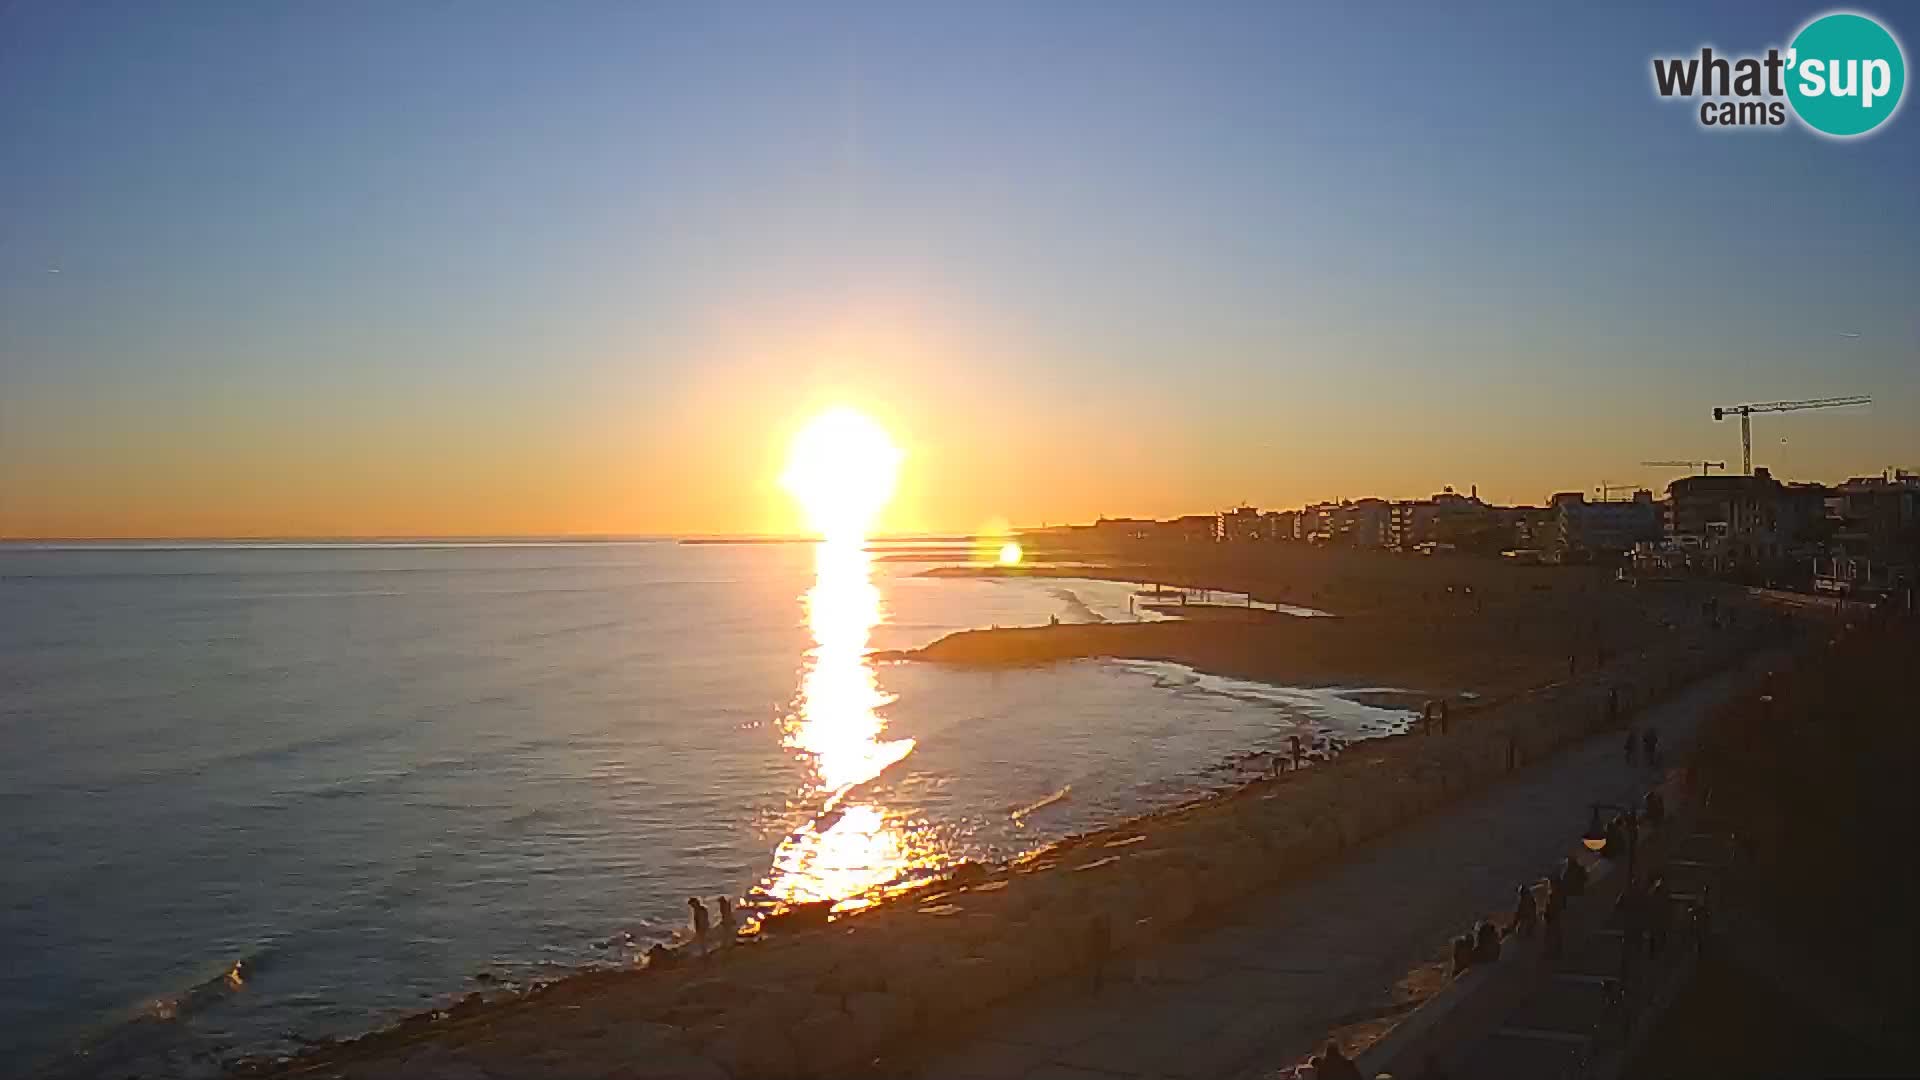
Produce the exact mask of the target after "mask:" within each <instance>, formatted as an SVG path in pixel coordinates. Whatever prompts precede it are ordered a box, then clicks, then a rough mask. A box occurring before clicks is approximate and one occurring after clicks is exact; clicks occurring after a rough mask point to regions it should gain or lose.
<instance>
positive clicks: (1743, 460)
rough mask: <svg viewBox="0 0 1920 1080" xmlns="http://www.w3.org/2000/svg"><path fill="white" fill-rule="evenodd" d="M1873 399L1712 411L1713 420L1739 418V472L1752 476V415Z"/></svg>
mask: <svg viewBox="0 0 1920 1080" xmlns="http://www.w3.org/2000/svg"><path fill="white" fill-rule="evenodd" d="M1871 404H1873V399H1872V398H1871V397H1868V396H1867V395H1865V394H1855V395H1852V396H1850V397H1829V398H1808V399H1806V400H1804V401H1760V402H1754V403H1751V404H1747V405H1723V406H1720V407H1719V408H1716V409H1714V410H1713V418H1714V419H1715V420H1725V419H1726V418H1727V417H1729V416H1738V417H1740V471H1741V472H1744V473H1746V474H1747V475H1748V476H1752V475H1753V414H1754V413H1757V412H1759V413H1766V412H1799V411H1800V410H1802V409H1837V408H1840V407H1841V406H1843V405H1871Z"/></svg>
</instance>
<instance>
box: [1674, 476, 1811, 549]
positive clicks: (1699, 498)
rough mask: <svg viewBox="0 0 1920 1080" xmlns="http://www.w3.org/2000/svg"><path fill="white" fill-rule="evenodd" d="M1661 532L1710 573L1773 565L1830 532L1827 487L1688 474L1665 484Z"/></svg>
mask: <svg viewBox="0 0 1920 1080" xmlns="http://www.w3.org/2000/svg"><path fill="white" fill-rule="evenodd" d="M1666 507H1667V509H1666V520H1665V522H1664V529H1663V532H1664V533H1665V536H1666V538H1667V539H1668V540H1670V541H1672V543H1671V545H1670V547H1671V548H1672V549H1673V550H1675V551H1679V552H1682V553H1685V554H1686V555H1687V558H1686V560H1685V561H1686V563H1687V565H1688V566H1690V567H1692V568H1694V569H1702V570H1706V571H1707V572H1709V573H1725V572H1727V571H1729V570H1733V569H1735V568H1738V567H1760V566H1769V565H1777V564H1781V563H1784V562H1787V561H1789V560H1791V559H1793V558H1796V557H1799V556H1801V555H1806V554H1811V553H1813V551H1814V550H1815V549H1816V548H1817V546H1818V544H1819V540H1820V538H1821V536H1822V534H1823V533H1824V532H1826V531H1830V530H1829V529H1828V528H1827V526H1826V525H1825V521H1826V517H1827V497H1826V489H1824V488H1822V487H1820V486H1819V485H1818V484H1795V485H1787V484H1782V483H1781V482H1780V481H1778V480H1775V479H1774V478H1773V475H1772V474H1771V473H1769V472H1768V471H1767V470H1766V469H1755V470H1754V473H1753V475H1752V476H1688V477H1683V478H1681V479H1679V480H1675V481H1674V482H1673V483H1671V484H1669V485H1667V503H1666Z"/></svg>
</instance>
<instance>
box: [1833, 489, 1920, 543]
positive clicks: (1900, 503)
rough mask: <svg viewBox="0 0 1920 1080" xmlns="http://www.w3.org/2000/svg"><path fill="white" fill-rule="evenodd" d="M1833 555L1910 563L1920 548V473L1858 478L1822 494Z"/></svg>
mask: <svg viewBox="0 0 1920 1080" xmlns="http://www.w3.org/2000/svg"><path fill="white" fill-rule="evenodd" d="M1825 508H1826V517H1827V520H1828V521H1830V522H1831V523H1832V525H1833V531H1832V546H1833V548H1834V554H1837V555H1849V556H1854V557H1858V558H1868V559H1874V560H1877V561H1879V562H1884V563H1902V562H1904V563H1912V562H1913V561H1914V559H1915V556H1916V550H1915V549H1916V547H1920V476H1916V475H1914V474H1912V473H1909V472H1905V471H1894V472H1892V473H1890V474H1888V475H1886V476H1856V477H1854V478H1852V479H1850V480H1848V481H1847V482H1846V483H1844V484H1840V485H1838V486H1836V487H1834V488H1833V489H1832V490H1831V491H1829V492H1827V493H1826V499H1825Z"/></svg>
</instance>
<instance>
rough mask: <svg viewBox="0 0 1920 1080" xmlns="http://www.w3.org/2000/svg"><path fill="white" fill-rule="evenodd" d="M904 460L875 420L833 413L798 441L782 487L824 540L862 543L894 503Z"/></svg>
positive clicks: (789, 457) (851, 412)
mask: <svg viewBox="0 0 1920 1080" xmlns="http://www.w3.org/2000/svg"><path fill="white" fill-rule="evenodd" d="M902 456H903V455H902V454H901V452H900V448H899V447H897V446H895V445H894V443H893V439H892V438H891V437H889V436H888V435H887V429H885V428H883V427H881V426H880V425H879V424H878V423H876V422H874V420H873V418H872V417H869V416H867V415H866V414H865V413H861V412H858V411H856V410H854V409H849V408H845V407H840V408H834V409H829V410H827V411H826V412H823V413H821V414H820V415H819V416H816V417H814V418H813V419H812V420H810V421H808V422H807V425H806V426H805V427H803V428H801V429H800V431H799V432H798V433H797V434H795V435H794V437H793V444H792V445H791V446H790V447H789V448H788V450H787V468H786V471H785V472H784V473H782V474H781V476H780V486H781V487H783V488H785V489H786V490H787V493H788V494H789V495H792V496H793V497H794V499H795V500H796V501H797V502H799V504H800V508H801V510H802V511H804V512H805V513H806V516H807V524H808V526H809V527H811V528H812V529H813V530H814V531H815V532H817V533H819V534H820V535H821V536H824V537H826V538H827V539H829V540H846V539H854V538H859V537H863V536H865V535H866V534H867V532H868V531H869V530H870V529H872V528H873V526H874V523H875V522H876V521H878V520H879V517H880V511H882V510H884V509H885V508H886V505H887V501H888V500H889V499H891V498H893V487H894V483H895V482H896V481H897V480H898V479H899V476H900V459H901V457H902Z"/></svg>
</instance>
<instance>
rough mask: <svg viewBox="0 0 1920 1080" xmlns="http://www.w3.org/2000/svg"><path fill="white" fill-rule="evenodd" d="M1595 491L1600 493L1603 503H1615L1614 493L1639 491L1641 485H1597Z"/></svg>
mask: <svg viewBox="0 0 1920 1080" xmlns="http://www.w3.org/2000/svg"><path fill="white" fill-rule="evenodd" d="M1593 490H1595V491H1597V492H1599V493H1600V501H1601V502H1612V501H1614V500H1613V493H1614V492H1616V491H1638V490H1640V485H1639V484H1638V483H1632V484H1597V485H1595V486H1594V489H1593ZM1623 501H1624V500H1623Z"/></svg>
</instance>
